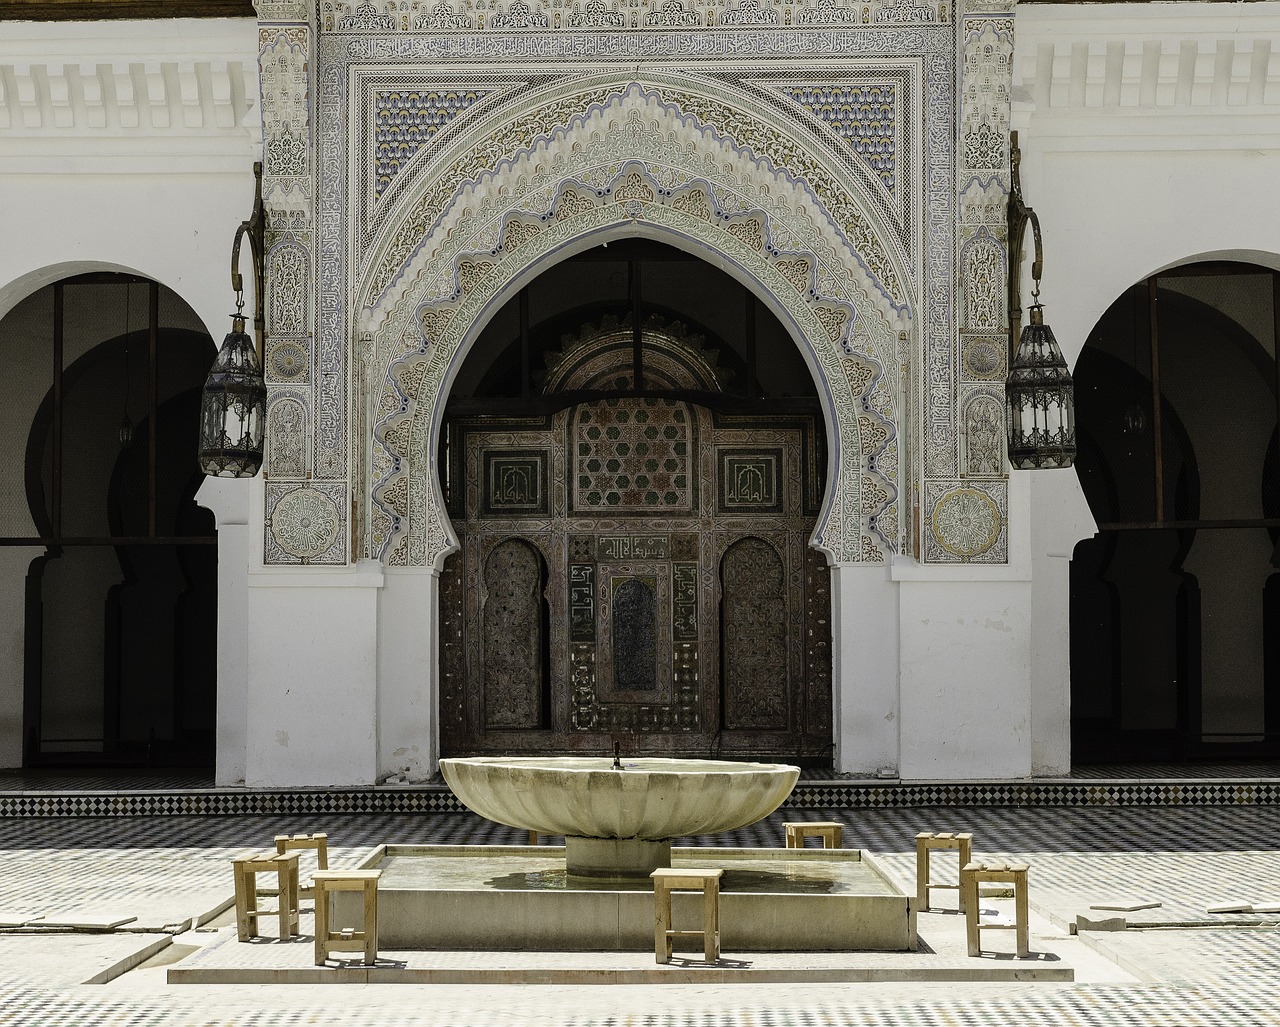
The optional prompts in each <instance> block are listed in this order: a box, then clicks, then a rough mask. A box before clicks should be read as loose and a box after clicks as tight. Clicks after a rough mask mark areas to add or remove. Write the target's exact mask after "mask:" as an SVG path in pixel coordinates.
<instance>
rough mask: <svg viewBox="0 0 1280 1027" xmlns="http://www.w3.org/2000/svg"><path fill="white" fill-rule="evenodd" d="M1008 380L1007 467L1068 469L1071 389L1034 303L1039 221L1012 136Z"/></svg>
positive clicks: (1072, 437) (1040, 249) (1072, 454)
mask: <svg viewBox="0 0 1280 1027" xmlns="http://www.w3.org/2000/svg"><path fill="white" fill-rule="evenodd" d="M1009 153H1010V170H1011V172H1012V181H1011V185H1010V190H1009V204H1008V211H1007V216H1008V228H1009V342H1010V348H1011V353H1010V359H1009V375H1008V378H1007V379H1006V380H1005V392H1004V394H1005V411H1006V414H1007V417H1006V420H1007V422H1008V430H1009V463H1010V465H1011V466H1013V467H1016V468H1019V469H1022V470H1034V469H1036V468H1047V467H1070V466H1071V465H1072V464H1073V463H1075V459H1076V415H1075V385H1074V384H1073V382H1072V380H1071V371H1070V370H1069V369H1068V368H1067V362H1066V360H1065V359H1063V356H1062V350H1060V349H1059V348H1058V342H1057V340H1056V339H1054V337H1053V329H1051V328H1050V327H1049V326H1048V325H1047V324H1045V323H1044V307H1043V306H1041V304H1040V274H1041V272H1042V271H1043V269H1044V244H1043V242H1042V240H1041V238H1040V219H1039V218H1038V217H1036V212H1035V211H1034V210H1032V209H1031V208H1030V207H1028V206H1027V204H1026V202H1025V201H1024V200H1023V198H1022V180H1021V175H1020V173H1019V166H1020V164H1021V162H1022V151H1021V150H1019V149H1018V133H1017V132H1013V133H1011V134H1010V137H1009ZM1027 225H1030V226H1031V230H1032V235H1033V238H1034V240H1035V259H1034V260H1033V261H1032V264H1031V277H1032V278H1033V279H1034V280H1035V287H1034V289H1033V290H1032V293H1031V323H1030V324H1029V325H1027V326H1026V327H1025V328H1024V329H1022V337H1021V338H1020V339H1019V340H1018V345H1017V347H1016V348H1015V347H1013V346H1012V343H1013V339H1014V335H1015V333H1016V332H1017V330H1018V325H1020V324H1021V323H1022V240H1023V236H1024V234H1025V233H1026V230H1027Z"/></svg>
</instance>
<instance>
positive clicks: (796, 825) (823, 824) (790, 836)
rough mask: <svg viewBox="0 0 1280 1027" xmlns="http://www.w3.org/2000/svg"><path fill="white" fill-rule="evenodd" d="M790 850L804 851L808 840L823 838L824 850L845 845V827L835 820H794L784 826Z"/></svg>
mask: <svg viewBox="0 0 1280 1027" xmlns="http://www.w3.org/2000/svg"><path fill="white" fill-rule="evenodd" d="M782 827H783V830H784V831H786V834H787V848H788V849H803V848H804V840H805V839H806V838H821V839H822V847H823V848H824V849H838V848H840V846H841V845H843V844H844V826H843V825H842V824H840V823H838V822H837V821H835V820H792V821H788V822H787V823H784V824H783V825H782Z"/></svg>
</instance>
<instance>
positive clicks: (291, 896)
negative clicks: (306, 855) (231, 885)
mask: <svg viewBox="0 0 1280 1027" xmlns="http://www.w3.org/2000/svg"><path fill="white" fill-rule="evenodd" d="M232 868H233V869H234V871H235V881H236V935H237V937H238V938H239V939H240V941H248V940H249V939H250V938H256V937H258V919H259V918H260V917H264V916H269V915H271V914H272V913H275V914H278V915H279V917H280V937H281V938H289V937H291V936H293V935H295V934H297V933H298V854H297V853H296V852H285V853H278V852H247V853H245V854H244V855H242V856H237V857H236V858H235V860H233V861H232ZM268 872H270V873H274V874H275V875H276V883H277V897H278V904H277V907H276V908H275V909H260V908H258V874H264V873H268Z"/></svg>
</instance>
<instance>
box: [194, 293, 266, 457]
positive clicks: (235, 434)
mask: <svg viewBox="0 0 1280 1027" xmlns="http://www.w3.org/2000/svg"><path fill="white" fill-rule="evenodd" d="M233 317H234V320H233V321H232V327H231V331H230V332H228V333H227V337H226V338H225V339H224V340H223V341H222V348H221V349H220V350H219V351H218V356H217V359H216V360H214V362H213V367H212V368H210V370H209V377H208V378H207V379H206V380H205V383H204V392H203V394H202V395H201V397H200V470H202V471H204V473H205V474H211V475H217V476H218V477H223V478H252V477H253V476H254V475H255V474H257V473H258V470H259V468H261V467H262V436H263V430H264V426H265V424H266V417H267V386H266V383H265V382H264V381H263V380H262V367H261V365H259V363H258V351H257V347H256V346H255V345H254V343H253V339H251V338H250V337H249V336H248V335H246V334H245V331H244V318H243V317H242V316H240V315H239V314H235V315H233Z"/></svg>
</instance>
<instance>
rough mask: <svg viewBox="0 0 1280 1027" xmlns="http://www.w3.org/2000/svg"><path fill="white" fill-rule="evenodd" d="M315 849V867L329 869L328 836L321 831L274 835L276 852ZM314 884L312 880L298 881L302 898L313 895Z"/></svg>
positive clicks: (314, 890) (314, 891)
mask: <svg viewBox="0 0 1280 1027" xmlns="http://www.w3.org/2000/svg"><path fill="white" fill-rule="evenodd" d="M295 849H297V850H299V851H302V850H315V854H316V869H317V870H328V869H329V836H328V835H327V834H325V833H324V832H323V831H317V832H316V833H315V834H295V835H292V836H291V835H287V834H278V835H276V852H278V853H281V852H292V851H293V850H295ZM315 893H316V886H315V882H314V881H305V882H304V881H301V880H300V881H299V882H298V894H299V895H300V896H302V897H303V898H304V899H309V898H311V896H313V895H315Z"/></svg>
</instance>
